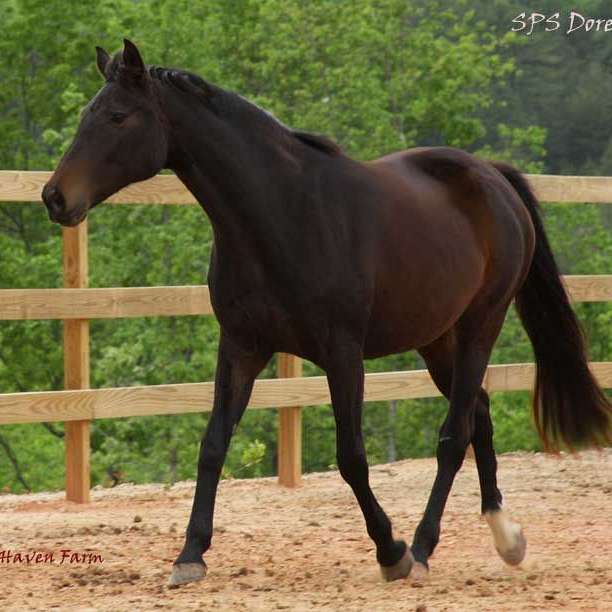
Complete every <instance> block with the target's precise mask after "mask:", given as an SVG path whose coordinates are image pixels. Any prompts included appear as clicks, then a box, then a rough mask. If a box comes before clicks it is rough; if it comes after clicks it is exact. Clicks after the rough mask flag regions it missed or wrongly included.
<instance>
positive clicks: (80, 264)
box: [62, 221, 90, 503]
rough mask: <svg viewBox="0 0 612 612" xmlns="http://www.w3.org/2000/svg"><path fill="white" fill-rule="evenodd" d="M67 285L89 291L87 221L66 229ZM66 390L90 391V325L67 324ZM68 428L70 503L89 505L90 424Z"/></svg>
mask: <svg viewBox="0 0 612 612" xmlns="http://www.w3.org/2000/svg"><path fill="white" fill-rule="evenodd" d="M62 238H63V270H64V285H65V286H66V287H68V288H73V289H83V288H85V287H87V282H88V281H87V277H88V253H87V221H84V222H83V223H81V224H80V225H78V226H77V227H71V228H62ZM64 387H65V388H66V389H88V388H89V321H87V320H85V319H78V320H75V319H67V320H65V321H64ZM64 427H65V433H66V435H65V438H64V445H65V461H66V485H65V489H66V499H67V500H68V501H73V502H77V503H87V502H89V489H90V447H89V440H90V430H89V429H90V421H88V420H80V421H68V422H66V423H65V425H64Z"/></svg>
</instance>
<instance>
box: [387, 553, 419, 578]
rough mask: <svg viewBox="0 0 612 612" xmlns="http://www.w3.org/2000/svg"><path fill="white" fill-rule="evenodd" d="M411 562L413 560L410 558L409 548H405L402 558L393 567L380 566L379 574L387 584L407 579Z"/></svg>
mask: <svg viewBox="0 0 612 612" xmlns="http://www.w3.org/2000/svg"><path fill="white" fill-rule="evenodd" d="M413 562H414V559H413V558H412V553H411V552H410V548H408V547H406V552H405V553H404V556H403V557H402V558H401V559H400V560H399V561H398V562H397V563H395V564H394V565H381V566H380V573H381V574H382V577H383V578H384V579H385V580H386V581H387V582H391V581H392V580H399V579H400V578H407V577H408V576H409V575H410V570H411V569H412V564H413Z"/></svg>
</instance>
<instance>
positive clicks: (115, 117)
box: [110, 111, 127, 123]
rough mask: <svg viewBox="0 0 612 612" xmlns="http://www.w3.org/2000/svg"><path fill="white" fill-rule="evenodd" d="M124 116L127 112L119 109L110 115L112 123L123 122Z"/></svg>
mask: <svg viewBox="0 0 612 612" xmlns="http://www.w3.org/2000/svg"><path fill="white" fill-rule="evenodd" d="M126 117H127V113H122V112H119V111H116V112H114V113H111V116H110V118H111V121H112V122H113V123H123V121H125V119H126Z"/></svg>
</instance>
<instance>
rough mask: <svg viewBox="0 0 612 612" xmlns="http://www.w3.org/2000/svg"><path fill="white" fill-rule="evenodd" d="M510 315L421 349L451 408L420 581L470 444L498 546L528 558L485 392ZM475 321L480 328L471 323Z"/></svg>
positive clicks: (422, 539) (423, 525)
mask: <svg viewBox="0 0 612 612" xmlns="http://www.w3.org/2000/svg"><path fill="white" fill-rule="evenodd" d="M504 314H505V309H504V310H503V311H500V312H499V313H498V316H496V317H495V318H494V319H493V320H491V319H489V324H488V325H487V326H485V327H484V328H483V327H480V328H478V326H477V325H476V323H475V322H476V320H477V319H476V318H475V317H474V318H472V317H470V318H468V319H467V321H465V320H464V321H461V322H459V323H458V325H457V326H456V327H455V328H454V329H453V330H451V331H450V332H448V333H447V334H445V335H444V336H442V337H441V338H440V339H438V340H436V341H435V342H434V343H432V344H430V345H429V346H426V347H423V348H422V349H420V350H419V352H420V353H421V355H422V356H423V358H424V360H425V362H426V364H427V368H428V370H429V372H430V374H431V376H432V378H433V380H434V382H435V384H436V386H437V387H438V389H439V390H440V392H441V393H442V394H443V395H444V396H445V397H446V398H447V399H449V401H450V405H449V413H448V415H447V417H446V419H445V421H444V423H443V424H442V427H441V429H440V439H439V442H438V448H437V453H436V456H437V461H438V470H437V474H436V479H435V481H434V485H433V487H432V491H431V494H430V497H429V501H428V503H427V507H426V510H425V513H424V515H423V518H422V520H421V522H420V523H419V526H418V527H417V530H416V532H415V536H414V541H413V545H412V552H413V556H414V559H415V564H414V568H413V576H414V577H415V578H416V579H420V578H423V577H424V575H426V573H427V571H428V559H429V557H430V556H431V554H432V553H433V551H434V549H435V547H436V545H437V543H438V540H439V536H440V521H441V518H442V514H443V512H444V507H445V505H446V500H447V499H448V495H449V493H450V490H451V488H452V484H453V481H454V478H455V475H456V473H457V472H458V471H459V469H460V467H461V465H462V463H463V459H464V457H465V451H466V449H467V446H468V444H469V443H470V442H472V444H473V446H474V453H475V457H476V465H477V468H478V474H479V480H480V486H481V494H482V499H483V504H482V507H483V512H484V514H485V517H486V518H487V521H488V523H489V525H490V526H491V529H492V531H493V535H494V539H495V543H496V548H497V549H498V552H499V553H500V555H501V556H502V558H504V559H505V560H506V561H507V562H509V563H513V564H517V563H519V562H520V560H522V557H523V556H524V550H525V541H524V538H523V536H522V532H521V530H520V527H518V526H516V525H515V524H514V523H512V522H511V521H510V520H509V519H508V518H507V516H506V515H505V514H504V513H503V511H502V510H501V494H500V492H499V490H498V488H497V481H496V472H497V462H496V459H495V451H494V449H493V428H492V424H491V419H490V415H489V405H488V396H487V395H486V393H485V391H484V390H482V389H481V388H480V387H481V384H482V379H483V377H484V373H485V370H486V366H487V363H488V360H489V356H490V353H491V349H492V347H493V344H494V342H495V339H496V338H497V335H498V334H499V330H500V328H501V324H502V322H503V318H504ZM470 321H474V324H473V325H470Z"/></svg>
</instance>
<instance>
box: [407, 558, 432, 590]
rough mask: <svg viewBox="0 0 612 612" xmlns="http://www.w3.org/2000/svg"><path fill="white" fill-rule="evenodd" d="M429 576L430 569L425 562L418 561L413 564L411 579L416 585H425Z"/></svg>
mask: <svg viewBox="0 0 612 612" xmlns="http://www.w3.org/2000/svg"><path fill="white" fill-rule="evenodd" d="M428 577H429V570H428V569H427V566H426V565H423V563H419V562H418V561H415V562H414V565H413V566H412V571H411V572H410V580H411V581H412V584H415V585H423V584H425V583H426V582H427V578H428Z"/></svg>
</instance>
